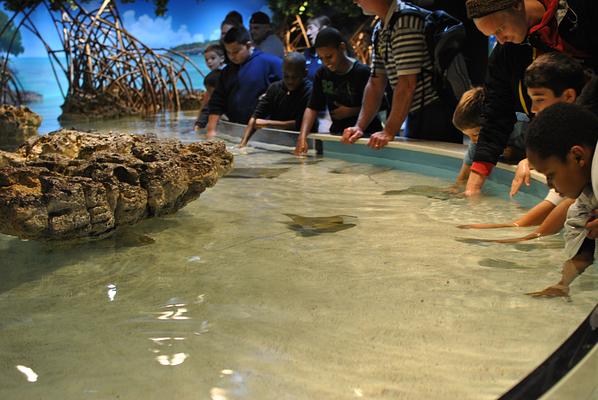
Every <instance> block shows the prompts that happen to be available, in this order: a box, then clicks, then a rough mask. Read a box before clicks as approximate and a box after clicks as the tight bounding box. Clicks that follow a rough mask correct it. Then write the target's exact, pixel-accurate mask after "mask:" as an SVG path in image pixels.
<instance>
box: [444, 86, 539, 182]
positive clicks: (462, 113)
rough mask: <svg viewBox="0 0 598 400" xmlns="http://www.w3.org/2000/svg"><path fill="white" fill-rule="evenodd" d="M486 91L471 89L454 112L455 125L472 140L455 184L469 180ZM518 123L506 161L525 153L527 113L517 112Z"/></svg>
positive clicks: (504, 156)
mask: <svg viewBox="0 0 598 400" xmlns="http://www.w3.org/2000/svg"><path fill="white" fill-rule="evenodd" d="M484 97H485V91H484V88H483V87H481V86H478V87H474V88H473V89H469V90H468V91H466V92H465V93H463V96H461V99H460V100H459V103H458V104H457V107H456V108H455V112H454V114H453V125H455V127H456V128H457V129H459V130H460V131H461V132H463V134H464V135H465V136H467V137H468V138H469V140H470V142H469V147H468V149H467V153H465V157H464V159H463V165H462V166H461V170H460V171H459V175H457V179H456V180H455V185H457V186H463V185H465V183H466V182H467V177H468V176H469V172H470V169H471V164H472V163H473V156H474V154H475V149H476V144H477V143H478V136H479V134H480V129H481V127H482V105H483V103H484ZM517 114H518V115H517V120H518V123H517V124H515V129H514V130H513V132H511V136H510V137H509V144H508V145H507V148H506V149H505V151H504V153H503V159H505V161H512V160H514V159H517V158H519V160H520V159H521V158H522V156H523V155H524V149H523V131H524V130H525V123H526V122H527V121H528V119H527V117H526V116H525V114H523V115H521V114H520V113H517ZM517 161H518V160H517Z"/></svg>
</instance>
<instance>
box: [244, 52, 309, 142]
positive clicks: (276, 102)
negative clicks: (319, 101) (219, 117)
mask: <svg viewBox="0 0 598 400" xmlns="http://www.w3.org/2000/svg"><path fill="white" fill-rule="evenodd" d="M306 76H307V69H306V64H305V57H304V56H303V55H301V54H299V53H295V52H293V53H289V54H287V55H286V57H285V58H284V61H283V64H282V81H278V82H274V83H273V84H271V85H270V87H269V88H268V90H267V91H266V93H265V94H264V95H263V96H262V97H261V98H260V100H259V102H258V104H257V107H256V109H255V112H254V113H253V116H252V117H251V118H250V119H249V123H248V124H247V128H245V132H244V135H243V139H242V140H241V143H240V144H239V147H245V146H247V142H249V139H251V136H252V135H253V134H254V133H255V131H256V130H257V129H260V128H264V127H271V128H278V129H290V130H299V128H300V127H301V118H302V117H303V113H304V112H305V108H306V107H307V102H308V101H309V97H310V96H311V81H310V80H309V79H307V78H306Z"/></svg>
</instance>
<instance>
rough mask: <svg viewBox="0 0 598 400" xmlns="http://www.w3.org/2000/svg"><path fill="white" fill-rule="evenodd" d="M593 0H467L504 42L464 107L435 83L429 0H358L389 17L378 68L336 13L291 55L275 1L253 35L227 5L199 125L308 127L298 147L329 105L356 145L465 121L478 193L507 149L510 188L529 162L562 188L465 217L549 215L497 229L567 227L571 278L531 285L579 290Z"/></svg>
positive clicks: (585, 226) (469, 173)
mask: <svg viewBox="0 0 598 400" xmlns="http://www.w3.org/2000/svg"><path fill="white" fill-rule="evenodd" d="M592 1H593V0H570V1H569V2H567V4H566V6H565V5H564V2H561V1H558V0H467V1H466V3H465V5H466V9H467V15H468V17H469V18H471V19H472V20H473V22H474V24H475V26H476V27H477V29H479V31H480V32H482V33H483V34H485V35H487V36H491V35H492V36H495V37H496V39H497V42H498V44H497V45H496V47H495V48H494V50H493V51H492V54H491V56H490V59H489V64H488V71H487V78H486V80H485V82H484V85H483V86H480V87H473V88H471V89H470V90H468V91H466V92H465V93H464V94H463V96H462V97H461V99H460V101H459V102H458V104H457V105H456V107H453V106H452V105H451V104H448V103H447V102H446V101H445V100H444V99H443V98H442V96H440V93H438V92H437V90H436V87H435V86H434V78H435V77H434V75H433V73H430V71H431V70H433V63H434V60H433V57H434V51H433V49H430V48H429V46H431V45H432V44H431V43H430V41H429V40H426V34H425V32H426V26H425V21H424V20H423V18H421V17H420V16H419V14H418V13H417V12H414V11H413V9H414V8H417V7H416V6H414V5H413V3H416V4H417V3H420V2H418V1H417V0H412V1H401V0H354V3H356V4H357V6H359V7H360V8H361V9H362V11H363V12H364V14H367V15H376V16H377V17H378V18H379V21H378V24H377V26H376V27H375V30H374V37H376V38H377V39H376V40H375V42H374V43H373V51H372V67H371V68H370V67H368V66H366V65H363V64H361V63H360V62H359V61H357V60H355V59H353V58H351V57H350V54H351V52H350V49H349V48H348V44H347V42H346V41H345V40H344V39H343V36H342V35H341V33H340V32H339V31H338V30H337V29H335V28H334V27H332V23H331V20H330V19H329V18H328V17H326V16H319V17H314V18H311V19H310V20H308V21H307V35H308V37H309V40H310V45H311V46H310V48H309V49H308V50H306V51H305V52H304V54H299V53H295V52H291V53H288V54H287V55H286V56H283V55H282V54H281V52H280V46H279V45H278V42H279V41H280V39H279V38H278V37H276V35H275V34H274V33H272V30H271V28H270V20H269V17H268V16H267V15H266V14H264V13H256V14H254V15H253V16H252V18H251V22H250V24H251V35H250V33H249V32H248V31H247V30H246V29H245V28H244V27H243V25H242V19H240V20H239V19H238V18H235V15H234V13H233V16H232V17H231V14H229V15H228V16H227V18H226V19H225V20H224V21H223V24H222V31H223V36H222V40H221V42H222V46H211V47H208V48H207V49H206V51H205V57H206V63H207V64H208V66H209V68H210V69H211V70H212V72H210V74H209V75H208V76H207V77H206V80H205V86H206V90H207V95H206V96H205V97H204V99H205V101H204V104H203V108H202V113H201V117H200V119H198V122H197V124H196V125H197V126H198V127H204V126H207V134H208V136H210V137H211V136H215V135H216V134H217V122H218V120H219V119H220V117H221V116H222V115H226V118H227V119H228V120H230V121H233V122H238V123H242V124H247V128H246V130H245V134H244V137H243V139H242V141H241V144H240V146H241V147H243V146H246V145H247V143H248V141H249V140H250V138H251V136H252V135H253V133H254V132H255V131H256V130H257V129H260V128H263V127H274V128H279V129H288V130H295V131H299V136H298V140H297V146H296V148H295V154H297V155H302V154H305V153H306V152H307V137H308V135H309V134H310V132H314V131H317V126H318V125H317V121H318V120H319V119H321V117H322V115H324V114H327V115H328V116H329V119H330V121H331V125H330V128H329V132H330V133H332V134H337V135H341V136H342V137H341V141H342V142H344V143H346V144H349V145H350V144H353V143H355V142H356V141H357V140H358V139H359V138H361V137H364V136H365V137H369V140H368V145H369V146H370V147H372V148H373V149H380V148H382V147H384V146H386V145H387V144H388V143H389V142H390V141H392V140H394V139H395V137H396V136H398V135H400V134H403V135H404V136H407V137H409V138H417V139H430V140H438V141H447V142H457V143H463V136H462V135H465V136H466V137H468V139H469V140H468V142H469V147H468V150H467V152H466V154H465V157H464V160H463V165H462V168H461V170H460V171H459V174H458V176H457V178H456V182H455V185H454V187H453V188H452V190H454V191H459V192H463V194H464V195H466V196H472V195H476V194H478V193H479V192H480V190H481V186H482V184H483V183H484V181H485V179H486V177H487V176H488V175H490V173H491V171H492V168H493V166H494V165H495V164H496V162H497V161H499V160H502V161H505V162H510V163H519V164H518V167H517V171H516V174H515V179H514V180H513V185H512V188H511V195H515V194H516V193H517V192H518V190H519V188H520V187H521V186H522V185H524V184H526V185H529V180H530V169H531V168H535V169H536V170H537V171H538V172H540V173H543V174H545V175H546V179H547V183H548V186H549V188H550V191H549V193H548V195H547V197H546V198H545V199H544V200H543V201H542V202H540V203H539V204H538V205H536V206H535V207H533V208H532V209H531V210H530V211H529V212H527V213H526V214H525V215H523V216H521V217H520V218H518V219H517V220H515V221H512V222H506V223H499V224H470V225H463V226H460V227H461V228H464V229H489V228H507V227H522V226H534V225H537V226H538V227H537V229H536V230H535V231H534V232H532V233H530V234H528V235H525V236H523V237H517V238H512V239H507V240H502V241H499V242H506V243H510V242H518V241H523V240H530V239H534V238H538V237H540V236H544V235H551V234H555V233H558V232H560V231H561V229H563V227H564V228H565V240H566V253H567V256H568V261H567V262H566V263H565V265H564V267H563V276H562V279H561V280H560V281H559V282H558V283H557V284H555V285H553V286H550V287H548V288H546V289H544V290H541V291H538V292H532V293H530V294H531V295H533V296H563V295H568V292H569V284H570V283H571V282H572V280H573V279H574V278H575V277H576V276H577V275H579V274H580V273H581V272H583V271H584V270H585V269H586V268H587V266H588V265H590V264H591V263H592V262H593V261H594V253H595V250H596V246H595V243H594V239H595V238H596V237H598V219H596V220H594V216H595V214H596V215H598V200H596V195H595V194H594V191H595V190H597V189H598V164H597V163H596V162H594V158H595V153H596V152H595V148H596V142H597V140H598V117H597V116H596V114H597V112H598V110H597V108H598V107H597V104H598V94H597V90H598V84H597V82H598V80H597V79H595V78H593V75H594V74H595V73H596V71H597V66H598V35H596V34H595V33H594V32H593V29H592V26H591V23H592V21H598V7H595V6H594V5H592ZM237 14H238V13H237ZM238 17H240V15H239V16H238ZM225 29H226V32H225ZM260 48H261V50H260ZM268 52H270V53H273V54H268ZM281 57H283V60H281ZM389 89H390V90H389ZM388 92H391V93H392V94H391V96H390V97H391V100H392V101H391V102H390V105H389V104H388V102H387V101H386V100H387V96H386V94H387V93H388ZM381 110H385V111H386V115H385V116H386V118H385V121H384V123H382V121H381V119H380V118H379V114H380V111H381ZM403 127H406V129H402V128H403ZM526 156H527V158H526ZM594 210H596V211H594Z"/></svg>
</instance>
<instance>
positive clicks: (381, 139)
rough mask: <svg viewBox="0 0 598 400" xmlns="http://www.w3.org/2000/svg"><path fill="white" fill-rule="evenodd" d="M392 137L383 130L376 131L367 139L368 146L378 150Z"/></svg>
mask: <svg viewBox="0 0 598 400" xmlns="http://www.w3.org/2000/svg"><path fill="white" fill-rule="evenodd" d="M393 139H394V136H393V137H390V135H388V134H386V133H385V132H384V131H381V132H376V133H374V134H373V135H372V137H370V140H369V141H368V146H369V147H371V148H372V149H375V150H380V149H381V148H383V147H384V146H386V145H387V144H388V142H390V141H392V140H393Z"/></svg>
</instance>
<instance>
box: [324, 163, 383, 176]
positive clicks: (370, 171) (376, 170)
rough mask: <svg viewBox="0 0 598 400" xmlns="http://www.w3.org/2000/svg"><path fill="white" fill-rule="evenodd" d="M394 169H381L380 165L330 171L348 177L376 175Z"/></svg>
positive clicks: (359, 165)
mask: <svg viewBox="0 0 598 400" xmlns="http://www.w3.org/2000/svg"><path fill="white" fill-rule="evenodd" d="M391 169H392V167H381V166H379V165H367V164H353V165H346V166H344V167H338V168H333V169H331V170H330V173H331V174H346V175H375V174H381V173H383V172H386V171H390V170H391Z"/></svg>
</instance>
